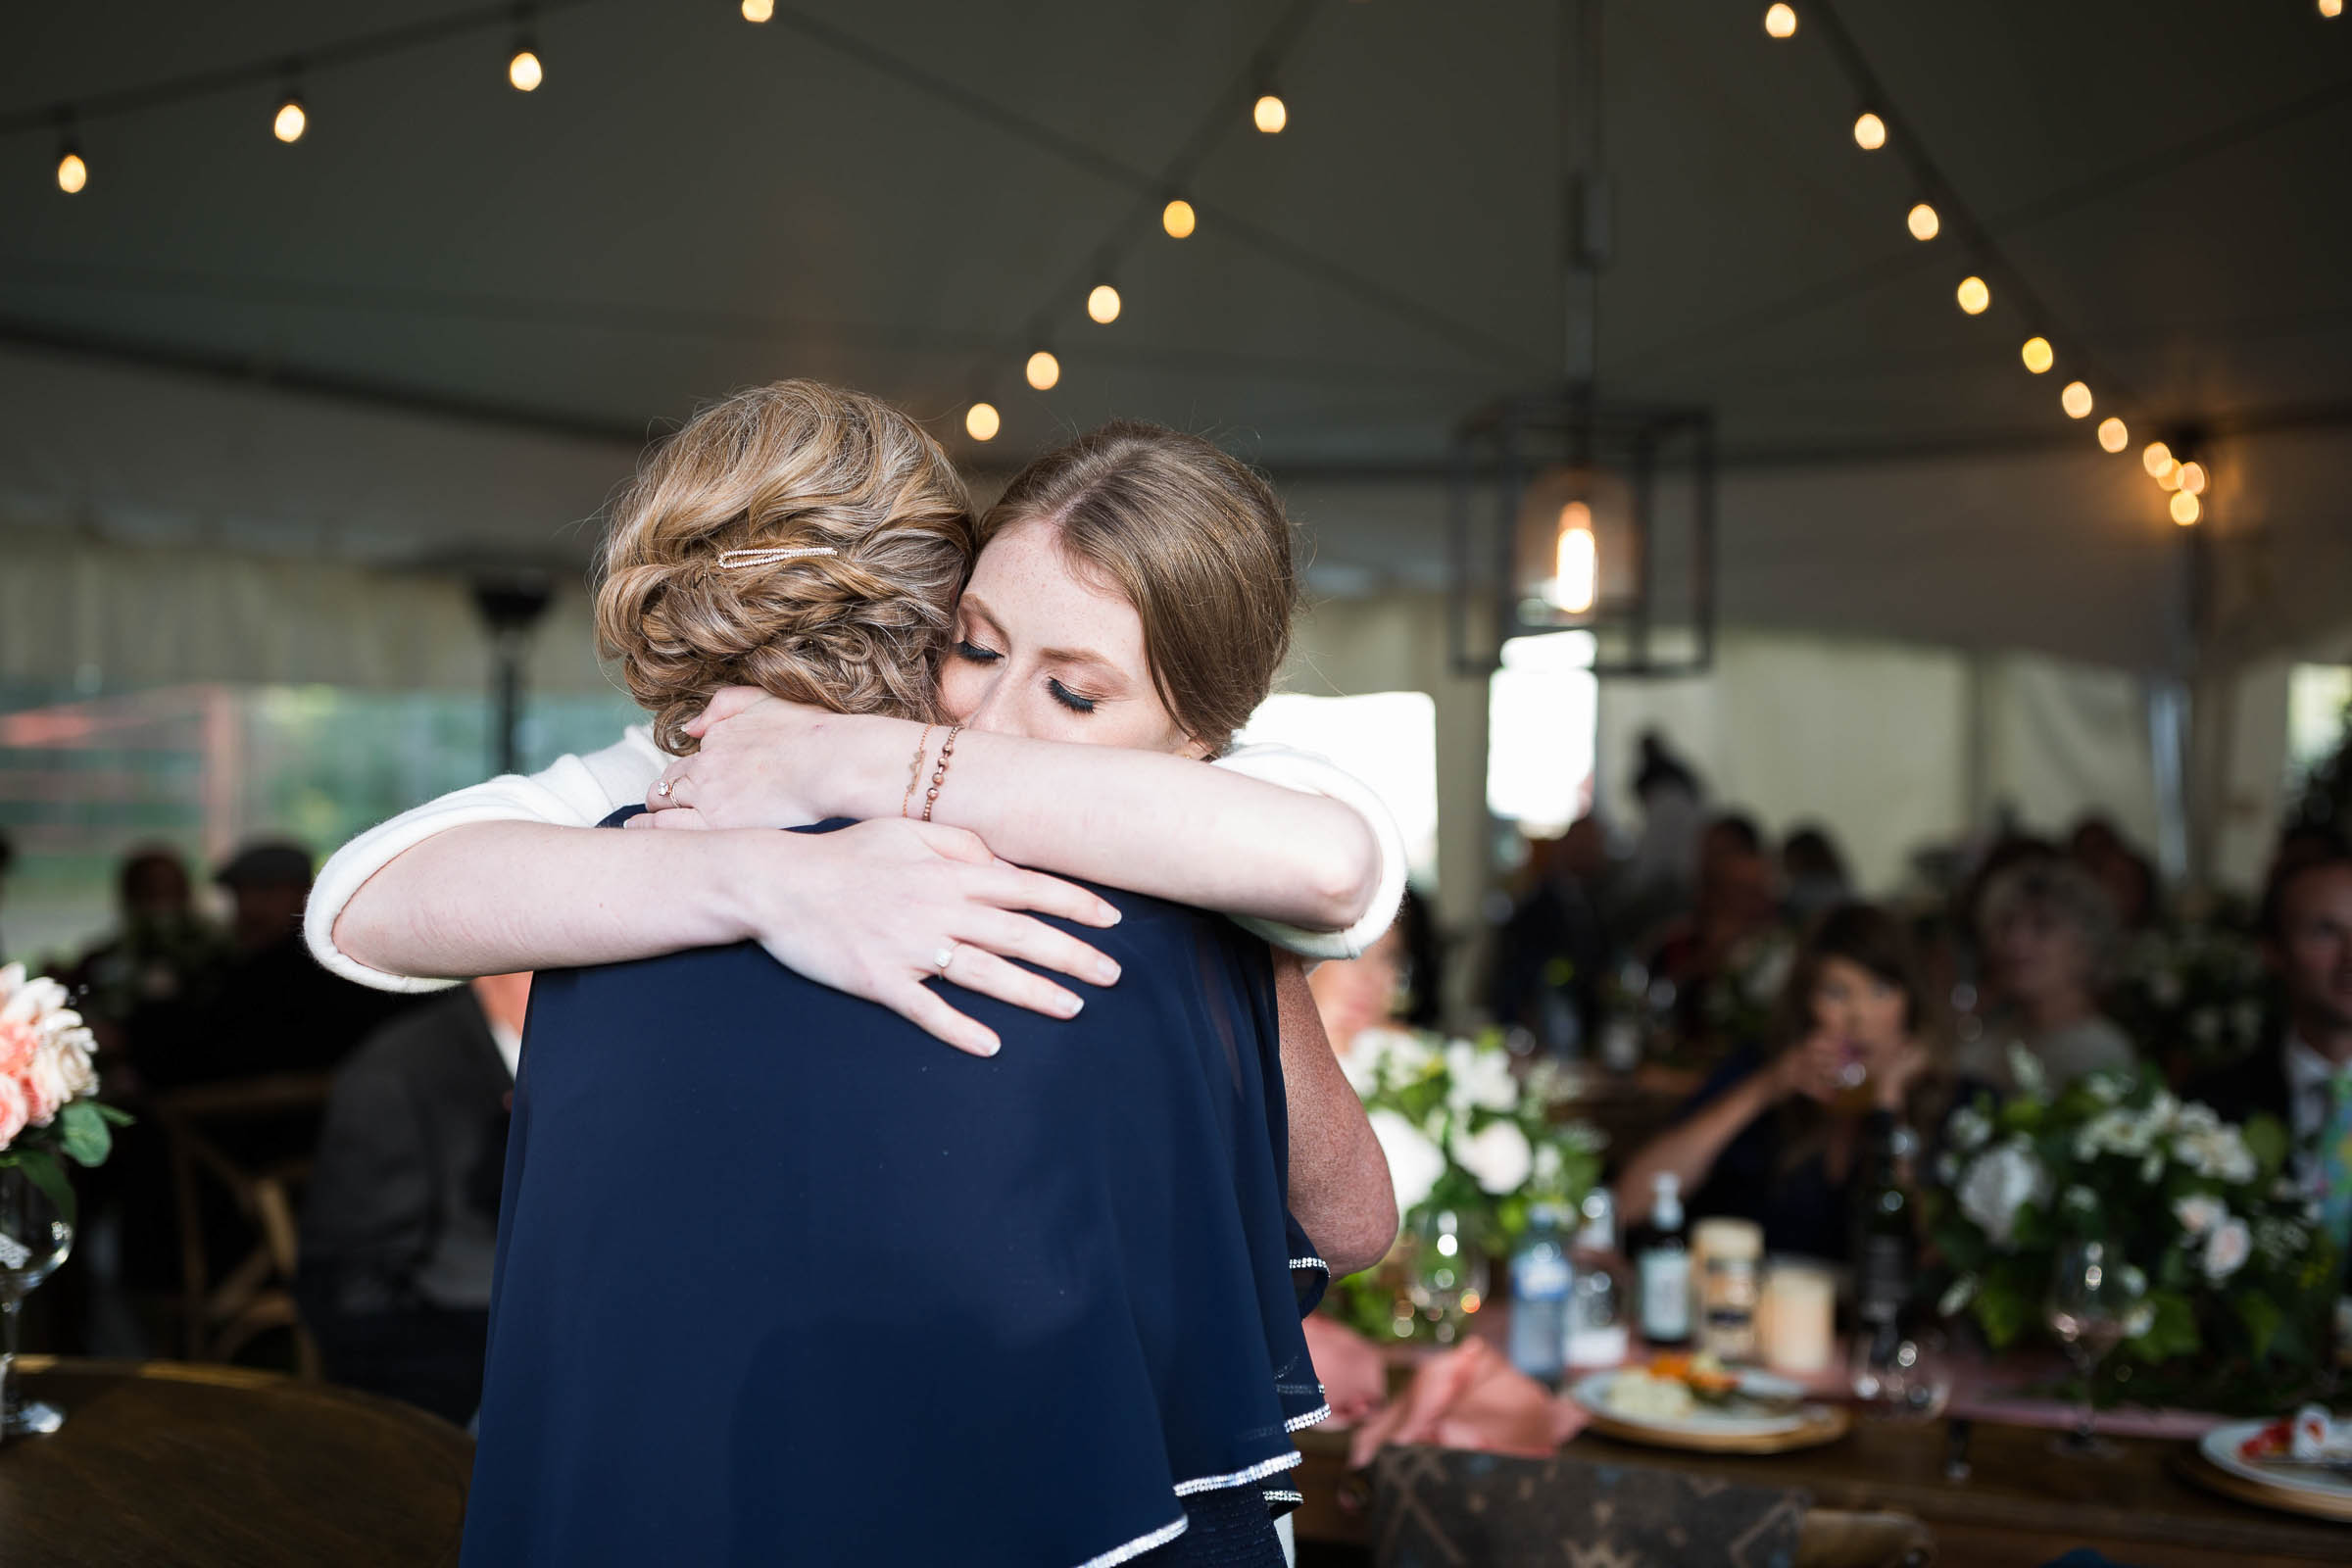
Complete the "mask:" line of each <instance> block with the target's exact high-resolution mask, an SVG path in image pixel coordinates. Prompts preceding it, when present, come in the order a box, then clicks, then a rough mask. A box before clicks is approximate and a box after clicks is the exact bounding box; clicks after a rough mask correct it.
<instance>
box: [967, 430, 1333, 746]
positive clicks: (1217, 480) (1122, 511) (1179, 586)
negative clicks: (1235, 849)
mask: <svg viewBox="0 0 2352 1568" xmlns="http://www.w3.org/2000/svg"><path fill="white" fill-rule="evenodd" d="M1040 519H1042V520H1044V521H1046V522H1049V523H1051V524H1052V525H1053V526H1054V529H1055V530H1056V531H1057V532H1058V533H1059V535H1060V537H1061V547H1062V549H1063V551H1064V552H1065V553H1066V554H1067V555H1068V557H1069V559H1070V560H1071V562H1072V563H1073V564H1076V565H1077V566H1078V567H1079V568H1080V569H1081V570H1083V571H1085V572H1086V573H1088V574H1089V575H1090V576H1092V577H1094V578H1095V579H1096V580H1097V581H1099V582H1100V583H1101V585H1102V586H1103V587H1105V588H1110V589H1115V590H1116V591H1118V592H1119V593H1120V594H1122V595H1124V596H1125V597H1126V599H1127V601H1128V602H1129V603H1130V604H1132V605H1134V606H1135V610H1136V613H1137V614H1138V615H1139V616H1140V617H1142V620H1143V623H1144V653H1145V657H1146V658H1147V659H1148V660H1149V661H1150V662H1151V665H1152V686H1153V688H1154V689H1155V690H1156V691H1157V692H1158V694H1159V699H1160V701H1161V702H1162V703H1163V704H1165V705H1166V707H1167V710H1168V711H1169V713H1170V714H1171V715H1173V716H1174V718H1175V720H1176V722H1177V723H1178V724H1180V725H1181V726H1183V728H1184V732H1185V733H1186V734H1187V735H1189V736H1191V737H1192V738H1193V739H1194V740H1196V741H1201V742H1203V743H1206V744H1207V745H1208V746H1209V747H1210V749H1211V750H1212V751H1217V750H1222V749H1223V748H1224V747H1225V745H1226V744H1227V742H1229V741H1230V740H1231V739H1232V737H1233V733H1234V731H1236V730H1238V729H1240V728H1241V727H1242V725H1243V724H1244V723H1245V722H1246V721H1247V720H1248V719H1249V717H1250V712H1251V711H1252V710H1254V709H1255V708H1256V707H1257V705H1258V704H1259V703H1261V702H1263V701H1264V700H1265V697H1266V694H1267V692H1269V691H1270V690H1272V689H1273V685H1274V676H1275V673H1276V672H1277V671H1278V670H1279V669H1280V668H1281V667H1282V661H1283V656H1284V655H1286V654H1287V653H1288V652H1289V651H1290V646H1291V612H1292V610H1293V608H1294V607H1295V606H1296V604H1297V601H1298V596H1299V587H1298V577H1297V574H1296V571H1295V568H1294V567H1293V565H1292V562H1291V528H1290V522H1289V519H1287V518H1286V517H1285V516H1284V515H1283V511H1282V503H1281V501H1279V500H1278V499H1276V497H1275V495H1274V492H1273V489H1272V488H1271V487H1270V486H1268V485H1267V483H1266V482H1265V480H1263V479H1261V478H1259V477H1258V475H1257V474H1256V473H1255V472H1253V471H1251V469H1250V466H1248V465H1247V464H1244V463H1242V462H1240V461H1239V460H1238V459H1235V458H1233V457H1231V456H1229V455H1228V454H1226V453H1224V452H1222V451H1220V450H1219V449H1218V448H1217V447H1216V446H1215V445H1214V444H1213V443H1211V442H1208V441H1205V440H1203V439H1201V437H1199V436H1195V435H1186V434H1183V433H1182V432H1180V431H1176V430H1170V429H1167V428H1165V427H1164V426H1161V425H1156V424H1147V423H1144V422H1142V421H1141V420H1135V419H1117V420H1113V421H1112V422H1110V423H1109V424H1105V425H1103V427H1102V428H1101V429H1098V430H1093V431H1090V432H1089V433H1087V434H1085V435H1082V436H1080V437H1079V438H1078V439H1077V440H1075V441H1071V442H1069V443H1067V444H1066V445H1063V446H1061V447H1058V448H1056V449H1055V450H1054V451H1052V452H1049V453H1047V454H1046V455H1045V456H1044V457H1041V458H1039V459H1038V460H1037V461H1036V462H1034V463H1032V464H1030V465H1029V466H1027V467H1026V468H1023V469H1022V470H1021V471H1020V473H1019V474H1017V475H1016V476H1015V477H1014V478H1013V481H1012V483H1011V484H1010V485H1008V486H1006V487H1005V494H1004V495H1003V496H1002V497H1000V498H999V499H998V501H997V504H996V505H995V506H994V507H992V508H990V509H989V512H988V515H986V516H985V517H983V518H981V520H980V544H981V547H982V548H983V549H985V548H987V545H988V541H989V540H991V539H993V538H995V537H996V536H997V535H998V534H1000V533H1002V532H1004V531H1005V529H1006V528H1009V527H1012V526H1014V525H1015V524H1018V523H1023V522H1029V521H1034V520H1040Z"/></svg>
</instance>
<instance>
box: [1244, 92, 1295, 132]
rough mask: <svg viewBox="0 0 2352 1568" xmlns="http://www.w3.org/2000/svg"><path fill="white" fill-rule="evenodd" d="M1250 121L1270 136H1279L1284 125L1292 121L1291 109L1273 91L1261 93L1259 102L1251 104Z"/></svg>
mask: <svg viewBox="0 0 2352 1568" xmlns="http://www.w3.org/2000/svg"><path fill="white" fill-rule="evenodd" d="M1250 123H1251V124H1253V125H1255V126H1256V127H1257V128H1258V129H1260V130H1262V131H1264V132H1265V133H1266V134H1267V135H1269V136H1279V135H1281V134H1282V127H1283V126H1285V125H1287V124H1289V123H1291V111H1290V109H1289V107H1288V106H1287V105H1285V104H1284V103H1283V101H1282V100H1281V99H1280V98H1278V97H1276V96H1275V95H1274V94H1273V93H1270V92H1268V93H1260V94H1258V98H1257V102H1256V103H1254V104H1252V105H1250Z"/></svg>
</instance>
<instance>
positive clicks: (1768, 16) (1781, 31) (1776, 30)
mask: <svg viewBox="0 0 2352 1568" xmlns="http://www.w3.org/2000/svg"><path fill="white" fill-rule="evenodd" d="M1764 30H1765V31H1766V32H1769V33H1771V34H1772V35H1773V36H1774V37H1775V38H1793V37H1795V36H1796V8H1795V7H1794V6H1786V5H1776V6H1774V7H1773V8H1772V9H1771V10H1769V11H1767V12H1765V13H1764Z"/></svg>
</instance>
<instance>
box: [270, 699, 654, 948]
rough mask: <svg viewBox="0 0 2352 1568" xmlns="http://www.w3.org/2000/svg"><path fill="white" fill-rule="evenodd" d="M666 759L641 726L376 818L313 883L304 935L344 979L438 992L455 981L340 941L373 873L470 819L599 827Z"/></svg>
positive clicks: (638, 796) (633, 801) (639, 793)
mask: <svg viewBox="0 0 2352 1568" xmlns="http://www.w3.org/2000/svg"><path fill="white" fill-rule="evenodd" d="M667 760H668V759H667V758H665V757H663V756H662V753H661V752H660V751H659V750H657V749H656V748H655V746H654V742H653V736H652V734H651V732H650V731H648V730H646V729H645V728H644V727H643V726H639V727H636V728H633V729H631V730H629V731H628V732H627V734H625V735H624V736H623V737H622V738H621V739H620V740H619V741H618V742H617V743H616V744H614V745H612V746H608V747H606V748H605V749H604V750H603V751H601V752H591V753H589V754H588V755H587V756H585V757H578V756H568V755H567V756H564V757H562V758H559V759H558V760H556V762H555V763H554V765H552V766H550V767H548V768H547V769H546V770H545V771H543V772H538V773H533V774H532V775H530V776H529V777H528V778H525V777H523V776H522V775H521V774H519V773H508V774H504V775H501V776H500V777H498V778H493V779H486V780H484V781H483V782H481V783H479V784H472V785H468V786H467V787H466V788H465V789H462V790H455V791H453V792H451V793H450V794H447V795H444V796H442V797H441V798H440V799H439V800H435V801H427V802H425V803H424V804H423V805H422V806H419V807H417V808H416V809H413V810H408V811H403V812H402V813H401V814H400V815H398V816H396V817H394V818H392V820H390V821H389V822H379V823H377V824H376V825H375V826H374V827H371V828H369V829H368V831H367V832H365V833H363V834H361V835H360V836H359V837H358V838H355V839H353V840H352V841H351V842H350V843H349V844H346V845H344V846H343V847H342V848H341V849H339V850H337V851H336V852H335V853H334V855H333V857H332V858H330V859H328V861H327V862H326V864H325V865H324V866H323V867H321V868H320V870H319V878H318V880H317V881H316V882H314V883H313V884H312V886H311V901H310V905H309V907H307V908H306V909H305V910H304V911H303V935H304V937H305V939H306V940H307V941H308V942H309V943H310V948H311V956H313V957H315V958H317V959H318V960H319V963H321V964H322V965H324V966H325V967H326V968H327V969H329V970H331V971H332V972H333V973H335V974H339V975H341V976H342V977H343V978H344V979H346V980H356V981H358V982H359V983H360V984H361V985H364V986H372V987H374V988H375V989H376V990H378V991H439V990H442V989H444V988H446V987H448V986H452V985H455V984H457V982H456V981H454V980H449V979H438V978H435V977H432V976H429V975H398V974H386V973H384V972H383V971H382V970H380V969H370V968H369V967H368V966H367V965H366V964H364V963H361V962H360V961H359V960H358V959H356V958H354V957H352V956H350V955H349V954H347V953H345V952H343V950H342V949H340V948H338V947H336V946H335V921H336V920H337V919H338V918H339V917H341V915H342V913H343V907H344V906H345V905H348V904H349V903H350V902H351V900H352V896H353V895H354V894H356V893H358V892H359V891H360V888H361V886H362V885H363V884H365V883H366V882H367V880H368V878H369V877H371V876H373V875H375V873H376V872H378V871H380V870H382V869H383V868H384V867H385V866H386V865H389V864H390V863H391V862H392V861H393V860H394V859H396V858H399V857H400V856H401V855H403V854H405V853H406V852H407V851H409V850H411V849H413V848H415V847H416V846H417V845H418V844H420V843H422V842H423V841H424V840H426V839H429V838H431V837H432V836H433V835H434V834H436V833H442V832H446V831H447V830H449V829H450V828H453V827H463V826H465V825H466V823H468V822H549V823H553V824H555V825H556V826H558V827H594V826H596V824H597V823H599V822H601V821H603V820H604V819H605V818H606V817H608V816H610V815H612V814H613V811H614V810H615V809H618V808H620V807H623V806H634V805H637V804H639V803H641V802H642V801H644V799H645V792H646V791H647V790H649V789H651V788H653V785H654V781H655V780H656V779H657V778H659V777H660V776H661V774H662V766H663V764H664V763H666V762H667Z"/></svg>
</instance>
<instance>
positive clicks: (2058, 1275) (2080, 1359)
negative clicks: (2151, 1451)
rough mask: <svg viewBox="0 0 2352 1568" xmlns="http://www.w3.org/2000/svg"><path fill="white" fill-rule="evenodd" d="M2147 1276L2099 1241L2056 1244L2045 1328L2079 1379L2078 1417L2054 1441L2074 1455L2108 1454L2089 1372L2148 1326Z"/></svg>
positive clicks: (2112, 1450)
mask: <svg viewBox="0 0 2352 1568" xmlns="http://www.w3.org/2000/svg"><path fill="white" fill-rule="evenodd" d="M2146 1298H2147V1280H2146V1278H2145V1277H2144V1276H2143V1275H2141V1273H2140V1272H2139V1271H2138V1270H2137V1269H2135V1268H2132V1267H2131V1265H2130V1264H2128V1263H2126V1262H2125V1261H2124V1259H2123V1257H2122V1255H2121V1254H2119V1253H2117V1252H2116V1251H2115V1250H2113V1249H2112V1248H2110V1247H2109V1246H2108V1245H2107V1244H2106V1243H2104V1242H2089V1241H2077V1242H2068V1243H2065V1244H2063V1245H2062V1246H2060V1248H2059V1249H2058V1257H2057V1263H2056V1266H2055V1268H2054V1269H2053V1270H2052V1272H2051V1275H2050V1294H2049V1299H2047V1300H2046V1301H2044V1302H2043V1303H2042V1310H2043V1313H2044V1317H2045V1320H2046V1321H2047V1322H2048V1323H2049V1325H2050V1332H2051V1333H2053V1334H2055V1335H2057V1336H2058V1343H2059V1344H2061V1345H2063V1346H2065V1347H2066V1354H2067V1359H2069V1360H2071V1361H2072V1362H2074V1364H2075V1372H2076V1374H2077V1375H2078V1376H2080V1377H2081V1378H2082V1419H2081V1420H2080V1421H2079V1422H2077V1423H2076V1426H2075V1430H2074V1431H2073V1432H2071V1433H2069V1434H2068V1435H2067V1436H2066V1437H2065V1438H2063V1439H2061V1440H2059V1442H2058V1444H2057V1445H2056V1446H2057V1448H2058V1450H2059V1451H2060V1452H2061V1453H2066V1454H2071V1455H2074V1456H2075V1457H2078V1458H2097V1459H2107V1458H2113V1457H2114V1456H2115V1455H2116V1454H2117V1453H2118V1452H2119V1451H2121V1450H2119V1449H2118V1448H2117V1447H2116V1446H2115V1445H2113V1444H2111V1443H2106V1442H2103V1441H2101V1439H2100V1438H2099V1436H2098V1430H2097V1421H2098V1404H2097V1399H2096V1396H2095V1393H2094V1390H2093V1384H2092V1381H2091V1380H2092V1377H2093V1375H2094V1374H2096V1372H2097V1371H2098V1367H2099V1363H2100V1362H2101V1361H2103V1360H2105V1359H2106V1358H2107V1353H2108V1352H2109V1351H2110V1350H2113V1349H2114V1348H2116V1347H2117V1346H2119V1345H2121V1344H2123V1343H2124V1341H2126V1340H2128V1339H2131V1338H2132V1337H2133V1336H2135V1335H2139V1334H2144V1333H2146V1332H2147V1327H2148V1322H2149V1319H2150V1316H2151V1314H2152V1310H2153V1309H2152V1308H2151V1307H2150V1306H2149V1304H2148V1301H2147V1299H2146Z"/></svg>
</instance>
